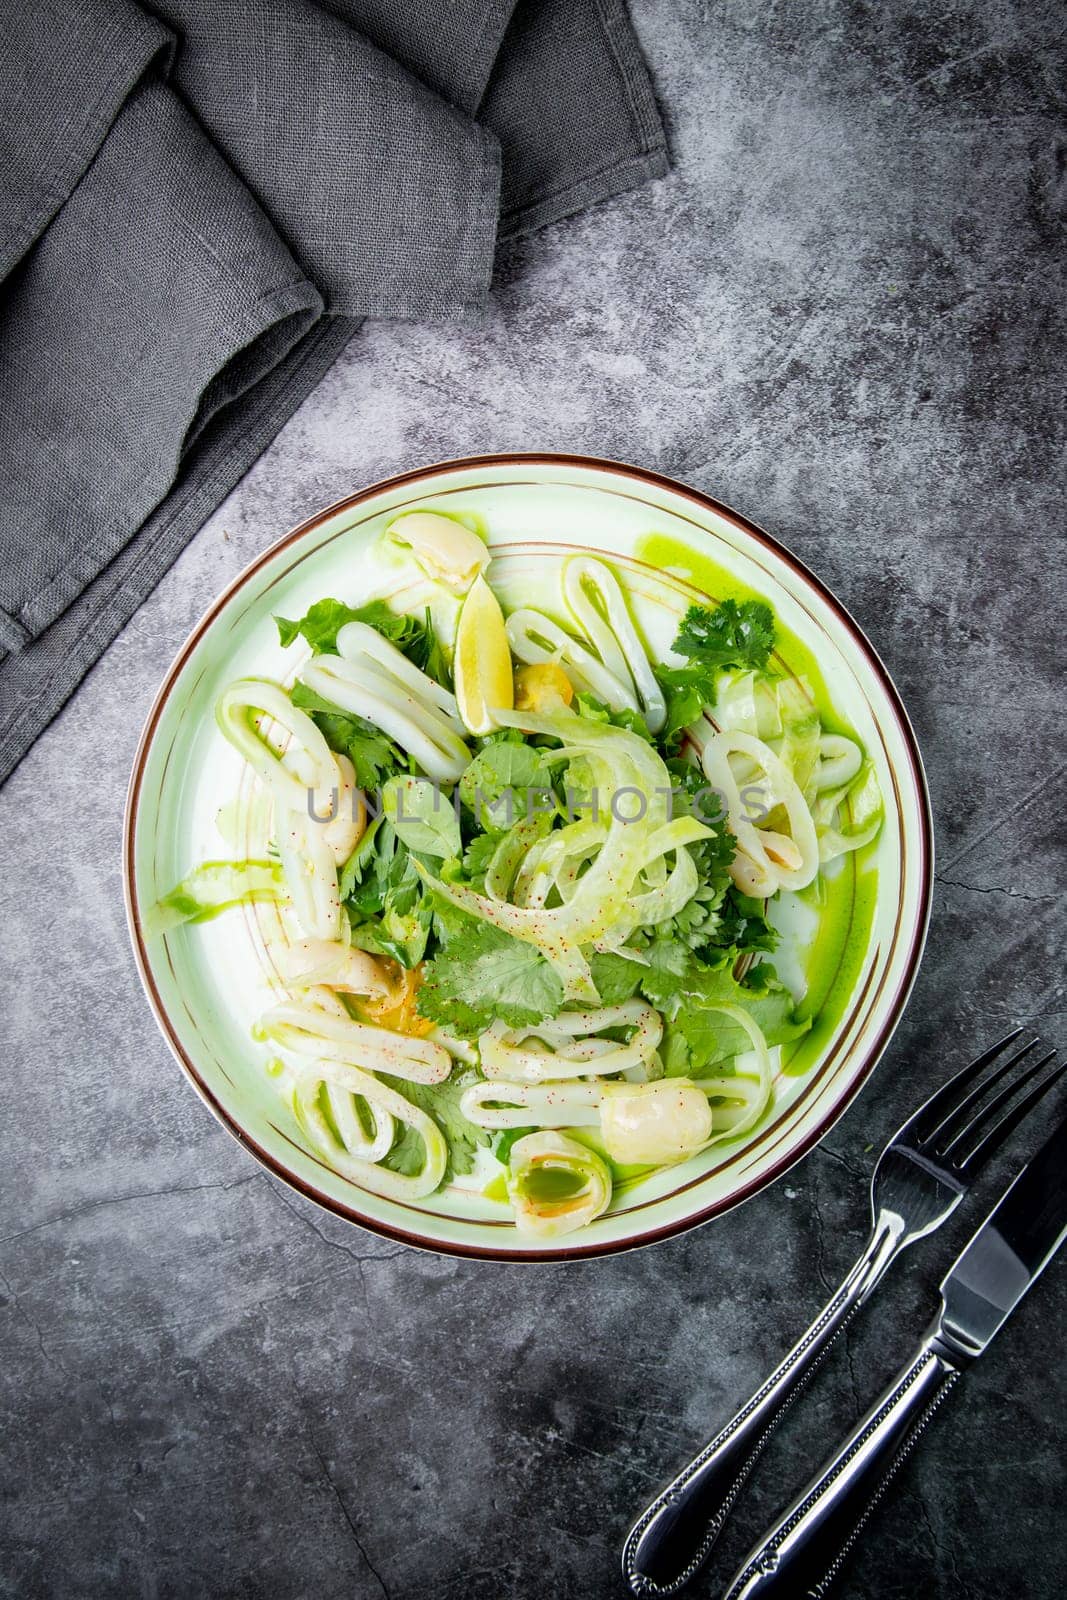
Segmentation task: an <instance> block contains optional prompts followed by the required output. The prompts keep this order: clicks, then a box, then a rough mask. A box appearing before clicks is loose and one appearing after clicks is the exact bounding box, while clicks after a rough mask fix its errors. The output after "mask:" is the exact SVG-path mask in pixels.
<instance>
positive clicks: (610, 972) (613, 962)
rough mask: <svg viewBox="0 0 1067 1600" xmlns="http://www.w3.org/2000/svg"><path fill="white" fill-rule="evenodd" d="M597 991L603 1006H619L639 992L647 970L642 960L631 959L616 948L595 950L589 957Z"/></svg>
mask: <svg viewBox="0 0 1067 1600" xmlns="http://www.w3.org/2000/svg"><path fill="white" fill-rule="evenodd" d="M589 970H590V972H591V973H592V974H593V982H594V983H595V984H596V992H597V994H598V995H599V996H600V1004H601V1005H602V1006H618V1005H621V1004H622V1003H623V1001H624V1000H630V999H632V998H633V996H634V995H635V994H636V993H637V990H638V987H639V985H640V983H641V978H642V974H643V973H644V971H645V968H644V966H643V964H642V963H641V962H640V961H631V960H629V959H628V957H626V956H622V955H618V954H617V953H616V952H615V951H614V950H594V951H593V954H592V955H591V956H590V957H589Z"/></svg>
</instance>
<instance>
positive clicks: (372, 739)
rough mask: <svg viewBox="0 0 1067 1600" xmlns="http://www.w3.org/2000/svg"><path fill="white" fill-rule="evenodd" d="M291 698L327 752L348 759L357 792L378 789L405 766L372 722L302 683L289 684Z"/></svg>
mask: <svg viewBox="0 0 1067 1600" xmlns="http://www.w3.org/2000/svg"><path fill="white" fill-rule="evenodd" d="M291 699H292V702H293V704H294V706H298V707H299V708H300V710H301V711H307V712H310V714H311V719H312V721H313V722H314V724H315V726H316V727H317V728H318V730H319V732H320V733H321V734H322V736H323V738H324V739H325V740H326V743H327V744H328V745H329V747H330V749H331V750H336V751H337V753H338V755H343V756H347V757H348V759H349V760H350V761H351V763H352V765H353V767H355V769H356V782H357V784H358V785H359V787H360V788H361V789H376V788H378V786H379V785H380V784H381V782H382V780H383V779H384V778H386V777H388V776H389V774H390V773H393V772H396V770H397V769H398V768H403V767H405V766H406V764H407V763H406V761H405V758H404V756H403V754H402V752H401V751H400V750H399V749H398V748H397V746H396V745H395V744H394V743H393V741H392V739H389V738H387V737H386V735H385V734H384V733H382V732H381V731H380V730H379V729H378V728H376V727H375V726H374V724H373V723H371V722H365V721H364V719H363V718H362V717H357V716H353V715H352V714H351V713H350V712H348V711H342V710H341V708H340V707H339V706H335V705H334V704H333V702H332V701H330V700H325V699H323V697H322V695H320V694H316V693H315V691H314V690H313V689H309V688H308V687H307V685H306V684H303V683H295V684H294V685H293V690H292V695H291Z"/></svg>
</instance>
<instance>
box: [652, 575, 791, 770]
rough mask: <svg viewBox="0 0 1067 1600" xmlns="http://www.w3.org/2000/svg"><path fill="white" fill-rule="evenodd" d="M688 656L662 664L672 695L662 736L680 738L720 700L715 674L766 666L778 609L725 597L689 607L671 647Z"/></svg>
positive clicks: (760, 602) (668, 695)
mask: <svg viewBox="0 0 1067 1600" xmlns="http://www.w3.org/2000/svg"><path fill="white" fill-rule="evenodd" d="M672 648H673V649H674V652H675V654H676V655H680V656H686V657H687V658H688V660H687V663H686V665H685V666H683V667H661V668H660V671H659V673H658V674H657V676H658V678H659V683H660V687H661V688H662V690H663V692H664V694H665V696H666V699H667V722H666V725H665V727H664V729H663V732H662V734H661V736H660V737H661V738H662V739H663V740H664V741H665V742H666V743H667V744H669V745H670V744H673V743H675V742H677V739H678V737H679V736H680V734H681V732H682V730H683V729H685V728H688V727H690V726H691V724H692V723H694V722H695V721H696V720H697V718H698V717H699V716H700V714H701V712H702V711H703V710H704V707H705V706H713V705H714V704H715V675H716V673H718V672H721V671H722V670H723V669H724V668H726V667H741V668H743V669H745V670H751V671H755V672H763V671H765V670H766V666H767V662H768V660H769V659H770V654H771V651H772V650H773V649H774V612H773V611H772V610H771V608H770V606H769V605H767V604H766V602H765V601H763V600H743V601H742V602H741V603H740V605H739V604H738V602H737V601H736V600H723V601H722V602H721V604H719V605H717V606H716V607H715V608H714V610H711V609H709V607H707V606H690V607H689V610H688V611H687V612H686V614H685V616H684V617H683V618H682V623H681V626H680V628H679V629H678V636H677V638H676V639H675V641H674V645H673V647H672Z"/></svg>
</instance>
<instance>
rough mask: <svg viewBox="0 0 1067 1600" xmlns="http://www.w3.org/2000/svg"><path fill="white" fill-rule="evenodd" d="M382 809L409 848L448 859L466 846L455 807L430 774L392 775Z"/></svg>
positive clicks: (426, 854)
mask: <svg viewBox="0 0 1067 1600" xmlns="http://www.w3.org/2000/svg"><path fill="white" fill-rule="evenodd" d="M382 811H383V813H384V815H385V816H386V817H388V819H389V821H390V823H391V824H392V826H393V828H394V829H395V831H396V833H397V835H398V837H399V838H400V839H401V840H402V841H403V842H404V844H406V845H407V847H408V849H409V850H416V851H418V853H419V854H420V855H424V856H434V857H436V858H440V859H441V860H449V859H451V858H452V857H453V856H458V855H459V854H460V852H461V851H462V849H463V844H462V841H461V839H460V833H459V818H458V817H457V816H456V812H455V808H454V807H453V805H452V802H451V801H450V800H449V799H448V798H447V796H445V795H442V793H441V789H440V786H439V785H438V784H436V783H434V782H433V781H432V780H431V779H430V778H413V777H411V776H409V775H403V776H398V777H395V778H390V779H389V782H388V783H387V784H386V785H385V787H384V788H383V790H382Z"/></svg>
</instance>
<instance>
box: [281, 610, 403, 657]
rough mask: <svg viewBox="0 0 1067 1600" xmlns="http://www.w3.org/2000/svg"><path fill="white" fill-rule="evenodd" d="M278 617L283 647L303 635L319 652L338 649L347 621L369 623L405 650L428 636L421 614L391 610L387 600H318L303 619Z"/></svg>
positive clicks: (317, 652)
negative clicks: (358, 602)
mask: <svg viewBox="0 0 1067 1600" xmlns="http://www.w3.org/2000/svg"><path fill="white" fill-rule="evenodd" d="M274 620H275V622H276V623H277V625H278V637H279V639H280V640H281V642H282V645H283V646H285V647H288V646H289V645H291V644H292V643H293V641H294V640H295V639H297V638H298V637H299V636H301V635H302V636H303V637H304V638H305V639H306V640H307V642H308V644H309V645H310V646H311V648H312V650H314V652H315V654H316V655H323V654H329V653H332V652H334V651H336V649H337V635H338V634H339V633H340V631H341V629H342V628H343V627H344V626H345V624H346V623H347V622H365V623H367V625H368V626H369V627H371V628H374V629H376V630H377V632H378V633H380V634H382V635H383V636H384V637H385V638H386V639H391V640H392V641H393V643H394V644H395V645H397V646H398V647H399V648H400V649H401V650H404V651H405V652H406V651H407V650H409V649H410V648H411V647H412V646H413V645H414V644H416V642H418V644H419V645H420V647H422V642H423V640H424V639H425V635H426V626H425V624H424V623H422V622H420V621H419V619H418V618H417V617H408V616H404V615H402V614H401V615H398V614H397V613H396V612H395V611H390V609H389V607H388V606H387V605H386V603H385V601H384V600H372V601H371V603H370V604H369V605H366V606H349V605H346V604H345V602H344V601H343V600H316V601H315V604H314V605H313V606H311V607H310V608H309V609H308V611H307V612H306V613H305V614H304V616H302V617H301V618H300V620H299V622H291V621H290V620H289V618H288V617H275V619H274Z"/></svg>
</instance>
